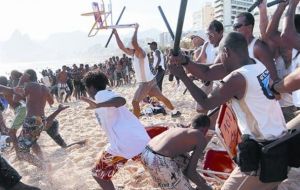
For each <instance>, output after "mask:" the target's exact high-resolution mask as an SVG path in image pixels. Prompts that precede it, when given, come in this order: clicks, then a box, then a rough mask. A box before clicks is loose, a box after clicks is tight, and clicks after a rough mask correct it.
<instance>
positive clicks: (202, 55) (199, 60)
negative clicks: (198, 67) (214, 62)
mask: <svg viewBox="0 0 300 190" xmlns="http://www.w3.org/2000/svg"><path fill="white" fill-rule="evenodd" d="M208 43H209V42H206V43H205V44H204V45H203V47H202V49H201V52H200V55H199V56H198V58H197V60H195V62H196V63H206V59H207V56H206V52H205V51H206V48H207V46H208Z"/></svg>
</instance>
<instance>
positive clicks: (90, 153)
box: [3, 79, 300, 190]
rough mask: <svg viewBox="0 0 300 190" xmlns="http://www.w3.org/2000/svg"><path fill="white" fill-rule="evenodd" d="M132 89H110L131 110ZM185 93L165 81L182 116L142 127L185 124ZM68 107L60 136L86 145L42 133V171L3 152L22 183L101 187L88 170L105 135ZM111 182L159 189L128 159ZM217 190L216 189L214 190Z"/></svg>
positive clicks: (188, 111) (87, 113)
mask: <svg viewBox="0 0 300 190" xmlns="http://www.w3.org/2000/svg"><path fill="white" fill-rule="evenodd" d="M135 88H136V87H135V86H134V85H130V86H123V87H118V88H115V89H113V90H114V91H116V92H118V93H119V94H121V95H122V96H124V97H125V98H126V100H127V106H128V107H129V108H131V105H130V104H131V100H132V97H133V94H134V92H135ZM184 90H185V87H184V85H183V84H181V85H180V86H179V88H177V87H176V85H174V84H173V83H170V82H169V81H167V80H166V79H165V81H164V87H163V92H164V94H165V95H166V96H167V97H169V98H170V100H171V101H172V103H174V105H175V107H176V108H177V109H179V110H180V111H181V112H182V116H181V117H179V118H176V119H174V118H171V116H170V114H168V115H166V116H163V115H162V114H159V115H155V116H152V117H147V116H144V117H142V118H141V121H142V123H143V124H144V125H145V126H150V125H155V124H164V125H172V124H175V123H182V124H188V123H189V122H190V120H191V118H193V117H194V116H195V115H196V112H195V109H194V108H195V102H194V100H193V98H192V97H191V95H190V94H189V93H186V95H182V94H183V91H184ZM68 105H69V106H70V108H69V109H67V110H65V111H63V112H62V113H61V114H59V115H58V117H57V119H58V120H59V123H60V133H61V135H62V136H63V138H64V139H65V141H66V142H67V143H68V144H69V143H72V142H74V141H79V140H84V139H86V140H87V143H86V145H84V146H80V145H75V146H73V147H70V148H68V149H62V148H60V147H59V146H58V145H56V144H55V143H54V141H53V140H52V139H50V137H49V136H48V135H47V134H46V133H45V132H43V133H42V134H41V136H40V138H39V140H38V143H39V144H40V145H41V148H42V150H43V152H44V155H45V158H46V159H47V160H48V161H49V162H50V163H51V165H52V170H51V171H41V170H39V169H38V168H36V167H34V166H32V165H30V164H28V163H26V162H21V161H19V160H17V159H16V156H15V152H14V151H11V150H6V152H5V153H4V154H3V155H4V157H5V158H6V159H7V160H9V162H10V163H11V164H12V165H13V166H14V167H15V168H16V169H17V170H18V172H19V173H20V174H21V175H22V176H23V179H22V181H23V182H25V183H28V184H31V185H34V186H37V187H40V188H41V189H42V190H99V189H101V188H100V187H99V185H98V184H97V183H96V182H95V180H94V179H93V178H92V175H91V172H90V170H91V168H92V167H93V165H94V163H95V161H96V160H97V158H98V154H99V153H101V151H103V150H104V147H105V145H106V143H107V139H106V136H105V133H104V131H103V130H102V129H101V127H100V126H99V125H98V123H97V121H96V118H95V115H94V111H93V110H86V109H85V108H86V106H87V105H86V104H85V103H83V102H80V101H77V102H72V103H68ZM57 106H58V105H57V104H55V105H54V108H50V107H47V109H46V110H47V114H49V113H51V112H53V111H54V110H55V108H56V107H57ZM12 115H13V113H12V111H10V110H9V111H7V112H6V113H5V117H6V122H7V125H8V126H9V123H10V122H11V118H12ZM293 176H294V178H295V179H299V171H298V174H297V172H295V174H293ZM297 177H298V178H297ZM297 181H298V182H297ZM113 182H114V184H116V185H117V186H118V189H125V190H134V189H139V190H152V189H158V188H157V187H156V186H155V184H154V183H153V181H152V179H151V178H150V175H149V174H148V173H147V172H146V171H145V170H144V169H143V166H142V165H141V164H140V163H138V162H134V161H131V160H130V161H128V163H127V164H126V166H125V167H124V168H123V169H121V170H120V171H119V172H118V173H117V174H116V175H115V176H114V177H113ZM291 183H292V184H291ZM296 183H299V180H294V181H292V182H287V183H286V185H285V186H282V187H281V188H280V189H282V190H286V189H288V190H293V189H295V190H296V189H297V187H299V185H300V184H296ZM216 189H219V188H218V187H216Z"/></svg>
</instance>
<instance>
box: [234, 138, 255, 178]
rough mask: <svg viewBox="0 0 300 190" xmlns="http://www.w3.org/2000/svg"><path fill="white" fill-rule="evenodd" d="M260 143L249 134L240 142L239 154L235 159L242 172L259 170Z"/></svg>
mask: <svg viewBox="0 0 300 190" xmlns="http://www.w3.org/2000/svg"><path fill="white" fill-rule="evenodd" d="M260 150H261V147H260V145H259V144H258V143H257V142H256V141H255V140H253V139H250V136H249V135H243V136H242V142H241V143H239V144H238V151H237V156H236V158H235V159H234V160H235V162H236V163H237V165H238V166H239V167H240V169H241V171H242V172H252V171H257V170H258V168H259V160H260Z"/></svg>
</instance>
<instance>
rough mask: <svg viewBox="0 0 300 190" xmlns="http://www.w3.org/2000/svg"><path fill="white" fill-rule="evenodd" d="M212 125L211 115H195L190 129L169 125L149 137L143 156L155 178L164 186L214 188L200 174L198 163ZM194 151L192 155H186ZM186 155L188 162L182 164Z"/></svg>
mask: <svg viewBox="0 0 300 190" xmlns="http://www.w3.org/2000/svg"><path fill="white" fill-rule="evenodd" d="M209 126H210V119H209V117H208V116H206V115H203V114H200V115H198V116H196V117H195V118H194V119H193V121H192V124H191V128H170V129H168V130H166V131H165V132H163V133H161V134H159V135H157V136H156V137H154V138H153V139H151V140H150V142H149V143H148V145H147V146H146V148H145V149H144V151H143V152H142V155H141V159H142V163H143V165H144V167H145V168H146V170H147V171H149V173H150V174H151V177H152V179H153V180H154V181H155V182H156V183H157V184H158V186H159V187H160V188H161V189H177V190H182V189H193V188H192V186H191V184H190V183H189V180H191V181H192V182H194V183H195V184H196V185H197V189H203V190H206V189H211V188H210V187H209V186H208V185H207V184H206V182H205V180H204V179H203V178H202V177H201V176H200V175H199V174H198V173H197V171H196V168H197V163H198V160H199V158H200V157H201V155H202V152H203V150H204V148H205V147H206V145H207V141H206V138H205V135H206V133H207V131H208V128H209ZM191 151H192V155H191V157H190V158H189V156H188V157H186V156H185V154H187V153H189V152H191ZM182 157H185V158H186V159H185V161H186V160H187V161H186V163H179V162H178V161H179V160H183V159H182Z"/></svg>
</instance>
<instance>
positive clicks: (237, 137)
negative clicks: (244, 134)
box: [198, 104, 241, 183]
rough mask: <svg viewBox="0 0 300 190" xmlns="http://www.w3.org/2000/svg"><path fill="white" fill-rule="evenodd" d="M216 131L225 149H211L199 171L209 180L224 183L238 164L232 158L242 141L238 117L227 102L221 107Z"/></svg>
mask: <svg viewBox="0 0 300 190" xmlns="http://www.w3.org/2000/svg"><path fill="white" fill-rule="evenodd" d="M215 133H216V135H217V137H218V138H219V140H220V142H221V144H222V145H223V147H224V149H225V150H214V149H209V150H208V151H207V152H206V154H205V156H204V159H203V162H202V169H198V171H199V172H201V173H203V175H204V176H205V177H206V178H207V179H208V180H212V181H217V182H219V183H223V182H224V181H225V180H226V179H227V178H228V177H229V175H230V173H231V172H232V171H233V170H234V168H235V166H236V164H235V163H234V162H233V160H232V159H233V158H234V157H235V156H236V154H237V151H236V147H237V145H238V143H239V142H241V133H240V131H239V128H238V124H237V120H236V117H235V115H234V112H233V110H232V109H231V107H230V106H228V105H227V104H224V105H222V106H221V108H220V112H219V116H218V119H217V122H216V129H215Z"/></svg>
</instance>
